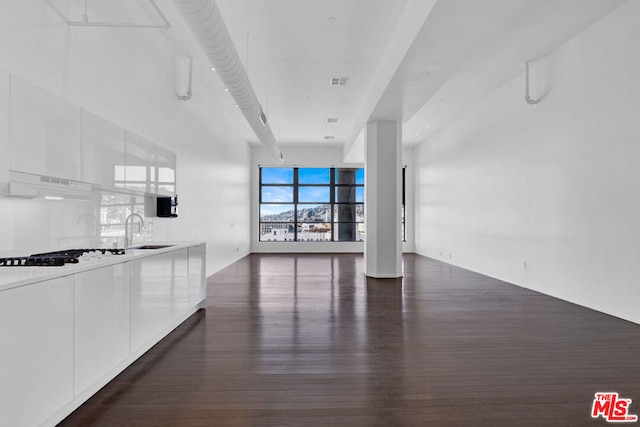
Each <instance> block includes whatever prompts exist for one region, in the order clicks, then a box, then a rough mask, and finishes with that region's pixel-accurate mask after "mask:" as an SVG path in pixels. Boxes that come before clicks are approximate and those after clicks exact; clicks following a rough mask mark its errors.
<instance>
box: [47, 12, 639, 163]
mask: <svg viewBox="0 0 640 427" xmlns="http://www.w3.org/2000/svg"><path fill="white" fill-rule="evenodd" d="M49 1H52V2H58V3H60V2H62V1H63V0H49ZM67 1H68V2H71V3H73V2H74V1H75V2H78V1H80V0H67ZM624 1H627V0H216V3H217V4H218V7H219V9H220V11H221V13H222V16H223V18H224V21H225V23H226V25H227V28H228V30H229V33H230V34H231V37H232V39H233V41H234V44H235V46H236V49H237V51H238V54H239V56H240V57H241V59H242V60H243V62H244V64H245V68H246V69H247V72H248V76H249V79H250V81H251V83H252V85H253V88H254V91H255V93H256V95H257V97H258V99H259V101H260V103H261V104H262V106H263V109H264V111H265V113H267V116H268V119H269V123H270V125H271V128H272V130H273V133H274V135H275V137H276V140H277V141H278V142H279V143H280V144H302V145H304V144H313V145H323V144H326V145H342V146H345V153H346V160H348V161H362V145H363V136H362V132H361V131H362V129H363V127H364V126H365V124H366V122H367V121H369V120H372V119H394V120H398V121H401V122H402V123H403V142H404V144H406V145H414V144H416V143H419V142H422V141H425V140H427V139H428V138H429V135H432V134H433V133H434V132H437V131H438V130H439V129H441V128H442V126H444V125H446V124H447V123H448V122H450V121H451V120H452V118H454V117H455V116H456V115H458V114H460V113H461V112H464V111H465V110H468V109H469V108H471V107H472V106H473V105H474V104H475V103H476V102H478V101H479V100H480V99H482V98H483V97H485V96H487V95H488V94H490V93H491V92H493V91H495V90H496V89H498V88H499V87H501V86H502V85H504V84H506V83H508V82H509V81H511V80H512V79H514V78H518V77H519V76H521V74H522V73H523V69H524V62H525V61H529V60H533V61H535V60H536V59H537V58H540V57H542V56H544V55H546V54H548V53H550V52H552V51H553V50H554V49H556V48H557V47H559V46H561V45H562V44H563V43H565V42H567V41H568V40H570V39H571V38H572V37H573V36H574V35H576V34H577V33H579V32H581V31H582V30H583V29H585V28H586V27H588V26H589V25H591V24H592V23H594V22H595V21H597V20H598V19H599V18H600V17H602V16H603V15H605V14H607V13H608V12H610V11H611V10H613V9H614V8H616V7H617V6H619V5H620V4H621V3H623V2H624ZM94 3H98V2H97V1H94ZM107 3H108V5H109V6H106V4H107ZM107 3H104V4H105V6H104V7H112V8H126V9H128V11H129V12H130V13H132V12H131V11H132V7H133V6H132V3H136V2H130V1H129V0H109V2H107ZM137 3H139V6H137V8H139V9H140V10H142V12H143V15H144V16H145V17H146V18H145V19H146V20H149V21H154V20H155V21H157V20H158V18H157V16H155V15H157V14H156V12H155V10H153V9H152V8H150V6H149V2H148V0H137ZM156 3H157V4H158V7H159V9H160V10H161V11H162V12H163V13H164V15H165V16H166V18H167V19H168V20H169V22H171V29H170V30H168V31H167V32H166V36H167V39H168V40H169V41H170V42H172V43H174V44H176V45H180V49H181V50H182V51H185V52H188V53H190V54H192V55H193V56H194V57H195V58H196V59H197V60H198V61H201V62H203V67H204V66H206V64H204V61H205V58H204V55H202V54H201V53H200V56H199V57H198V54H199V48H198V46H197V43H196V41H195V39H194V38H193V37H192V36H191V35H190V32H189V30H188V29H187V28H186V26H185V25H184V22H181V16H180V14H179V13H178V12H177V11H176V9H175V7H174V6H173V1H172V0H156ZM79 4H80V6H78V8H81V7H82V5H83V4H85V3H84V2H80V3H79ZM79 16H80V13H79V12H78V17H79ZM149 17H151V18H149ZM209 74H211V75H212V76H208V75H207V76H206V78H204V79H203V78H200V79H199V80H201V81H203V82H204V84H207V85H208V86H209V88H208V90H211V91H213V92H215V93H217V92H222V91H223V90H224V86H223V85H222V84H221V82H220V81H219V79H216V78H215V76H214V73H213V72H209ZM196 77H198V76H197V75H196ZM334 77H337V78H343V77H344V78H346V84H345V85H342V86H331V85H330V80H331V78H334ZM523 96H524V93H523ZM220 101H221V102H223V103H224V102H228V104H229V108H230V114H231V116H232V117H235V115H237V119H238V122H237V123H236V124H235V127H236V129H238V132H239V133H240V134H241V136H242V137H243V138H245V139H246V140H247V141H249V142H257V138H256V136H255V134H253V132H252V130H251V128H250V127H249V126H248V125H246V122H245V123H242V122H243V121H244V118H243V116H242V114H241V113H240V111H237V114H235V113H234V112H233V109H234V105H233V104H234V102H233V100H232V99H231V97H230V96H224V93H222V94H221V95H220ZM328 119H337V122H332V123H329V122H328Z"/></svg>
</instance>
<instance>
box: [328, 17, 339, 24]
mask: <svg viewBox="0 0 640 427" xmlns="http://www.w3.org/2000/svg"><path fill="white" fill-rule="evenodd" d="M327 21H329V22H330V23H332V24H333V23H334V22H336V21H337V19H336V18H335V16H330V17H329V19H327Z"/></svg>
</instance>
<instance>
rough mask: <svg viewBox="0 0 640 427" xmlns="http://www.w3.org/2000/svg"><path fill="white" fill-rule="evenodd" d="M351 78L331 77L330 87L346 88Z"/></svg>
mask: <svg viewBox="0 0 640 427" xmlns="http://www.w3.org/2000/svg"><path fill="white" fill-rule="evenodd" d="M347 80H349V77H331V80H330V81H329V85H330V86H344V85H346V84H347Z"/></svg>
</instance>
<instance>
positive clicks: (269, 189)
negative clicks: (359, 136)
mask: <svg viewBox="0 0 640 427" xmlns="http://www.w3.org/2000/svg"><path fill="white" fill-rule="evenodd" d="M361 240H364V169H362V168H359V169H357V168H355V169H352V168H260V241H279V242H286V241H296V242H318V241H323V242H332V241H361Z"/></svg>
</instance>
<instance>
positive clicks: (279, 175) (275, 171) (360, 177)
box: [262, 168, 364, 184]
mask: <svg viewBox="0 0 640 427" xmlns="http://www.w3.org/2000/svg"><path fill="white" fill-rule="evenodd" d="M330 173H331V171H330V169H329V168H299V169H298V182H299V183H300V184H329V179H330V176H329V174H330ZM262 183H263V184H293V168H262ZM356 184H364V169H363V168H360V169H358V171H357V172H356Z"/></svg>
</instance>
